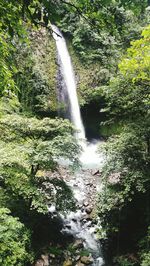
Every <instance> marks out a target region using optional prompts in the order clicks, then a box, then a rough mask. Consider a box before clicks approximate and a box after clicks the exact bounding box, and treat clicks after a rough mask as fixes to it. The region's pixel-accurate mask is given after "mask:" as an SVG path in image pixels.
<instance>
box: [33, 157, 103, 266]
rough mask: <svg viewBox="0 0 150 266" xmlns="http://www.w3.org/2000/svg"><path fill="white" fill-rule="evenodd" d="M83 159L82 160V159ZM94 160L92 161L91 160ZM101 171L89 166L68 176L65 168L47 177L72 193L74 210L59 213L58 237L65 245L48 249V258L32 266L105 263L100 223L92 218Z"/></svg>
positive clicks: (77, 265)
mask: <svg viewBox="0 0 150 266" xmlns="http://www.w3.org/2000/svg"><path fill="white" fill-rule="evenodd" d="M84 159H85V158H84ZM94 160H95V157H94ZM99 169H100V167H99V168H98V167H96V166H95V165H94V167H91V166H90V169H88V168H87V166H86V167H82V169H80V170H78V171H76V172H75V173H73V174H71V173H70V171H69V170H68V169H67V168H66V167H60V169H59V177H58V173H57V174H55V173H53V174H49V176H50V178H60V179H61V180H64V181H65V183H66V184H67V185H68V186H69V187H70V188H71V190H72V191H73V195H74V198H75V201H76V210H75V211H70V212H66V213H63V214H62V213H59V218H60V219H61V220H62V228H61V233H62V237H63V238H64V241H66V239H68V244H67V245H65V247H64V246H63V245H60V244H58V245H56V246H55V248H50V251H51V252H49V254H46V255H43V257H42V256H41V258H40V259H39V260H38V261H37V262H36V264H35V266H84V265H89V266H102V265H104V260H103V256H102V251H101V245H100V242H99V240H98V238H97V230H98V229H99V228H100V223H99V221H98V220H97V219H96V218H95V207H96V195H97V192H98V191H100V190H101V189H102V188H101V182H100V180H101V172H100V170H99ZM49 211H50V212H51V215H52V216H53V215H54V216H57V215H58V213H57V211H56V210H55V207H54V206H53V205H52V206H50V207H49Z"/></svg>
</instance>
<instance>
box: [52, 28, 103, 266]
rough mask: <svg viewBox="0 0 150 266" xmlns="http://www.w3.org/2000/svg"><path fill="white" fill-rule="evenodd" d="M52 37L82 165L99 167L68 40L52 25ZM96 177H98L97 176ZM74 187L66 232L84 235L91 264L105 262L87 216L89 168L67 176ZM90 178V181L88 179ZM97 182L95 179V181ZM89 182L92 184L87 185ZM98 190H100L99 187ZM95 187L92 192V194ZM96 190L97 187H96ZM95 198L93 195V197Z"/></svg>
mask: <svg viewBox="0 0 150 266" xmlns="http://www.w3.org/2000/svg"><path fill="white" fill-rule="evenodd" d="M52 30H53V37H54V39H55V41H56V46H57V53H58V63H59V66H60V74H61V75H60V82H61V85H62V86H61V87H62V90H63V91H62V94H61V93H60V94H61V95H59V99H60V101H62V103H65V104H66V106H67V109H68V113H69V115H68V116H69V118H70V120H71V122H72V123H73V125H74V126H75V128H76V129H77V133H76V138H77V140H78V141H79V143H80V145H81V146H82V148H83V152H82V154H81V157H80V161H81V163H82V167H85V166H86V165H87V167H88V169H89V168H90V169H92V168H93V167H94V169H95V167H98V169H99V167H100V165H102V162H103V158H102V156H101V157H100V156H99V155H98V154H97V153H96V149H97V144H98V143H97V141H96V142H94V143H90V144H88V143H87V142H86V137H85V130H84V126H83V123H82V119H81V114H80V107H79V103H78V97H77V92H76V81H75V74H74V71H73V67H72V62H71V58H70V55H69V52H68V49H67V45H66V41H65V39H64V37H63V35H62V33H61V32H60V30H59V29H58V28H57V27H56V26H54V25H52ZM95 180H96V179H95ZM67 182H68V185H69V186H70V187H71V188H72V190H73V192H74V196H75V198H76V201H77V202H78V204H77V205H78V210H77V211H76V212H71V213H70V214H67V215H66V217H65V216H64V215H62V219H63V221H64V228H63V232H64V233H68V234H71V235H73V236H74V237H75V238H76V239H82V241H83V244H84V247H85V248H87V249H89V250H90V252H91V254H92V261H91V263H90V264H89V265H91V266H102V265H104V260H103V256H102V252H101V246H100V243H99V241H98V239H97V237H96V230H97V228H98V227H97V226H96V225H95V224H92V221H91V219H90V218H89V219H87V213H88V211H87V209H86V206H87V204H85V201H86V200H89V193H91V192H90V191H91V187H92V186H93V182H94V177H93V175H92V174H91V173H90V172H89V170H88V171H87V172H86V174H85V169H84V171H83V175H82V171H81V173H79V172H78V173H77V175H76V176H74V178H71V177H70V179H69V180H66V183H67ZM89 182H90V183H89ZM95 182H96V181H95ZM86 183H88V185H89V184H90V186H88V187H87V185H86ZM95 189H97V186H96V184H95ZM97 191H98V190H97ZM93 192H94V191H92V193H91V194H93ZM95 193H96V191H95ZM90 200H91V202H92V198H91V199H90Z"/></svg>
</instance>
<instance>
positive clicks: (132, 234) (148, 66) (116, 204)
mask: <svg viewBox="0 0 150 266" xmlns="http://www.w3.org/2000/svg"><path fill="white" fill-rule="evenodd" d="M149 4H150V2H149V0H148V1H147V0H144V1H139V0H134V1H132V0H120V1H117V0H114V1H112V0H101V1H100V0H93V1H91V0H80V1H78V0H70V1H65V0H50V1H48V0H28V1H26V0H19V1H17V0H10V1H4V0H0V17H1V21H0V136H1V140H0V185H1V189H0V205H1V208H0V216H1V218H0V222H1V223H0V231H1V236H0V246H1V251H0V252H1V253H0V255H1V258H0V262H1V264H2V265H4V266H7V265H12V266H13V265H20V266H21V265H27V264H28V263H30V264H31V263H32V262H33V261H34V259H35V257H36V256H38V255H39V254H40V252H41V250H42V248H44V249H45V248H46V246H47V245H48V243H49V241H50V240H51V238H53V237H54V236H53V234H55V232H54V231H55V230H53V226H52V224H51V222H52V221H51V217H49V215H48V208H47V206H51V204H54V205H55V206H56V209H57V210H61V211H64V210H66V209H68V208H69V209H73V208H74V200H73V195H72V191H71V190H70V188H69V187H68V186H67V185H66V183H65V182H64V181H63V180H62V179H61V175H60V173H59V169H58V166H59V159H60V158H62V157H63V158H66V159H69V160H70V164H71V166H73V167H74V166H75V167H76V165H77V164H78V153H79V150H80V149H79V146H78V144H77V143H76V140H75V139H74V137H73V132H74V130H75V129H74V128H73V126H72V125H71V124H70V123H69V121H67V120H63V119H60V118H56V117H55V116H56V110H57V99H56V98H57V97H56V86H57V84H56V74H57V64H56V51H55V46H54V41H53V40H52V37H51V35H50V34H51V32H52V30H51V28H50V23H54V24H57V25H58V26H59V27H60V28H61V30H62V31H63V33H64V34H65V36H66V38H67V40H68V45H69V49H70V53H71V55H72V59H73V63H74V65H75V71H76V77H77V82H78V93H79V97H80V103H81V105H83V106H84V108H85V109H83V112H85V113H86V112H87V113H88V114H89V113H90V112H91V114H92V117H91V118H90V119H91V120H89V121H90V124H91V125H90V126H91V127H92V126H93V124H94V122H93V120H94V119H96V120H97V121H96V123H97V124H96V126H98V127H99V124H100V121H102V120H104V122H103V123H101V127H102V128H104V124H105V126H107V127H108V128H109V129H110V132H109V134H107V133H106V134H104V135H105V136H106V135H111V138H110V139H109V140H108V142H107V143H106V144H105V145H104V146H105V147H104V153H105V155H106V165H105V167H104V170H103V185H104V190H103V192H102V193H101V195H99V200H98V215H99V216H100V217H101V220H102V225H103V229H105V231H106V235H107V237H108V238H109V240H110V242H109V247H110V253H111V255H113V256H114V257H115V258H114V263H115V265H120V266H122V265H125V266H131V265H142V266H148V265H149V263H150V254H149V245H150V238H149V231H150V230H149V226H150V213H149V212H150V211H149V195H150V186H149V172H150V140H149V136H150V117H149V116H150V113H149V105H150V94H149V86H150V42H149V40H150V27H149V26H148V27H145V26H146V25H147V24H148V23H149V22H150V20H149V8H147V7H148V5H149ZM41 26H42V27H41ZM143 27H145V28H144V30H143ZM142 30H143V31H142ZM141 31H142V36H140V33H141ZM48 32H49V33H50V34H48ZM126 50H127V52H125V51H126ZM93 106H94V108H93ZM90 108H91V109H92V110H91V109H90ZM89 109H90V110H89ZM94 110H97V112H98V114H97V115H95V113H94ZM100 111H101V112H100ZM89 117H90V116H89ZM92 123H93V124H92ZM112 128H113V130H112ZM103 132H104V131H103ZM113 133H115V134H113ZM98 134H99V132H98ZM50 224H51V226H52V229H51V231H50V226H49V225H50ZM40 232H42V233H41V234H40ZM41 235H42V236H43V237H41ZM39 239H40V241H39ZM35 242H37V243H38V244H35ZM112 247H113V248H112ZM52 249H53V247H52ZM54 249H55V247H54ZM112 249H113V250H112Z"/></svg>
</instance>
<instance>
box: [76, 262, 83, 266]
mask: <svg viewBox="0 0 150 266" xmlns="http://www.w3.org/2000/svg"><path fill="white" fill-rule="evenodd" d="M75 266H85V264H83V263H82V262H81V261H79V262H78V263H77V264H76V265H75Z"/></svg>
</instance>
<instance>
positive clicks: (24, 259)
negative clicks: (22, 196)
mask: <svg viewBox="0 0 150 266" xmlns="http://www.w3.org/2000/svg"><path fill="white" fill-rule="evenodd" d="M0 231H1V235H0V263H1V265H4V266H8V265H10V266H13V265H18V266H19V265H20V266H21V265H25V264H26V263H28V262H32V261H33V257H32V252H31V251H30V232H29V230H27V229H26V228H25V226H24V225H23V224H22V223H21V222H20V221H19V219H18V218H14V217H13V216H11V213H10V210H8V209H6V208H0ZM29 253H30V254H29Z"/></svg>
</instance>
